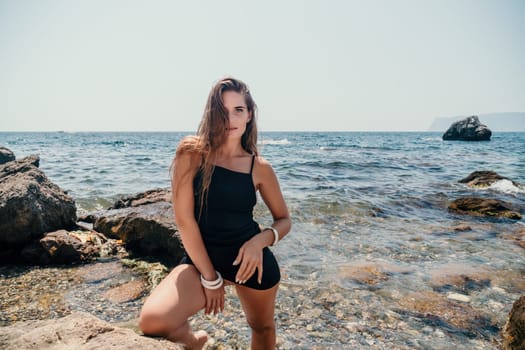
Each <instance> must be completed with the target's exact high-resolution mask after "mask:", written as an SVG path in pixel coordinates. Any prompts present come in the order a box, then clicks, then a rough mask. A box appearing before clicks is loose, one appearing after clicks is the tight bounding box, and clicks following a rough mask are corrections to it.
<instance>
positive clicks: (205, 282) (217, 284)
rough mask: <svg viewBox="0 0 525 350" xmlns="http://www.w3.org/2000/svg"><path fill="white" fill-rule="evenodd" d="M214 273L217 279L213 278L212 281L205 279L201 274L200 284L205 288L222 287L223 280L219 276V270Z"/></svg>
mask: <svg viewBox="0 0 525 350" xmlns="http://www.w3.org/2000/svg"><path fill="white" fill-rule="evenodd" d="M215 273H216V274H217V276H219V277H217V279H216V280H214V281H208V280H206V279H204V277H203V276H202V274H201V285H202V286H203V287H204V288H206V289H219V288H221V287H222V285H223V283H224V280H223V278H222V276H221V274H220V273H219V271H215Z"/></svg>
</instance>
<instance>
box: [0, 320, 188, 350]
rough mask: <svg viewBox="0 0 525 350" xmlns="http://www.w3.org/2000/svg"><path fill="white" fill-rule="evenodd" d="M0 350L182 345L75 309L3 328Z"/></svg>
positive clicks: (169, 348) (146, 349) (151, 349)
mask: <svg viewBox="0 0 525 350" xmlns="http://www.w3.org/2000/svg"><path fill="white" fill-rule="evenodd" d="M0 349H17V350H33V349H79V350H88V349H89V350H91V349H115V350H117V349H121V350H124V349H126V350H127V349H141V350H157V349H165V350H182V349H183V347H182V346H181V345H178V344H175V343H172V342H170V341H168V340H164V339H154V338H148V337H144V336H140V335H138V334H137V333H135V332H134V331H133V330H131V329H127V328H121V327H116V326H114V325H112V324H110V323H108V322H104V321H102V320H100V319H98V318H96V317H95V316H92V315H90V314H88V313H84V312H75V313H73V314H71V315H69V316H66V317H63V318H60V319H56V320H45V321H26V322H19V323H15V324H13V325H11V326H8V327H2V332H0Z"/></svg>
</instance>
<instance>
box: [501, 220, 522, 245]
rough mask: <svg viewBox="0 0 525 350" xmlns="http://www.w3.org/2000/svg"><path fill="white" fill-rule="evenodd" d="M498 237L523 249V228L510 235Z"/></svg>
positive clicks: (504, 234)
mask: <svg viewBox="0 0 525 350" xmlns="http://www.w3.org/2000/svg"><path fill="white" fill-rule="evenodd" d="M498 237H501V238H503V239H506V240H509V241H512V242H514V244H516V245H517V246H519V247H522V248H524V249H525V227H523V226H522V227H520V228H518V229H517V230H515V231H514V232H512V233H503V234H501V235H498Z"/></svg>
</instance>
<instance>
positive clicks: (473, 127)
mask: <svg viewBox="0 0 525 350" xmlns="http://www.w3.org/2000/svg"><path fill="white" fill-rule="evenodd" d="M491 136H492V131H490V129H489V128H487V126H486V125H483V124H481V123H480V121H479V118H478V117H477V116H475V115H473V116H471V117H468V118H465V119H463V120H460V121H457V122H455V123H454V124H452V125H451V126H450V127H449V128H448V130H447V131H445V133H444V134H443V140H447V141H490V137H491Z"/></svg>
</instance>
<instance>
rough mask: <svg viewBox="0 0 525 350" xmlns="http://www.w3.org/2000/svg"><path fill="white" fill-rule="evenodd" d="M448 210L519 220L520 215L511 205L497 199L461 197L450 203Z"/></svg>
mask: <svg viewBox="0 0 525 350" xmlns="http://www.w3.org/2000/svg"><path fill="white" fill-rule="evenodd" d="M448 209H449V210H450V211H451V212H454V213H458V214H466V215H473V216H486V217H499V218H507V219H513V220H521V214H520V213H519V212H517V211H515V210H514V209H513V207H512V204H510V203H507V202H505V201H502V200H499V199H491V198H479V197H463V198H459V199H456V200H454V201H452V202H451V203H450V204H449V206H448Z"/></svg>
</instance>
